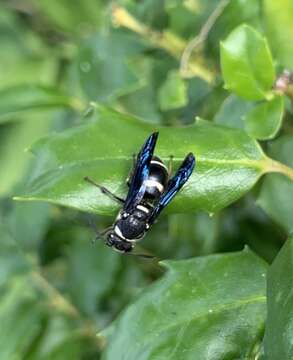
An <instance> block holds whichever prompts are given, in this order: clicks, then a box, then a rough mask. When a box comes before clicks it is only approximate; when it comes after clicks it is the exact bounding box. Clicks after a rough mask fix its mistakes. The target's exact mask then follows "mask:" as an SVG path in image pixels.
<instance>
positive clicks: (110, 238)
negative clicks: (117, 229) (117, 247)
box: [106, 233, 115, 246]
mask: <svg viewBox="0 0 293 360" xmlns="http://www.w3.org/2000/svg"><path fill="white" fill-rule="evenodd" d="M114 243H115V239H114V235H113V234H112V233H110V234H109V235H108V236H107V240H106V245H108V246H113V245H114Z"/></svg>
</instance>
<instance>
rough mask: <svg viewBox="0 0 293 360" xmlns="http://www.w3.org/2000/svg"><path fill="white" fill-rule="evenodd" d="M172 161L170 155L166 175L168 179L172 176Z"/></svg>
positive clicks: (172, 157)
mask: <svg viewBox="0 0 293 360" xmlns="http://www.w3.org/2000/svg"><path fill="white" fill-rule="evenodd" d="M173 159H174V156H173V155H170V158H169V164H168V174H169V178H170V177H171V175H172V168H173Z"/></svg>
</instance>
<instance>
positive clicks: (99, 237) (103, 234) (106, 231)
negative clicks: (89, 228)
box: [92, 226, 113, 244]
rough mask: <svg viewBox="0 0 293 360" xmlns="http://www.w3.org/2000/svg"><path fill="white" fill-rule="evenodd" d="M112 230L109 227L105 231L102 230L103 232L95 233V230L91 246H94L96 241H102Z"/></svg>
mask: <svg viewBox="0 0 293 360" xmlns="http://www.w3.org/2000/svg"><path fill="white" fill-rule="evenodd" d="M112 229H113V228H112V226H110V227H108V228H106V229H105V230H103V231H96V230H95V233H96V236H95V238H94V239H93V240H92V244H95V243H96V241H97V240H98V239H103V238H104V236H105V235H106V234H107V233H108V232H109V231H111V230H112Z"/></svg>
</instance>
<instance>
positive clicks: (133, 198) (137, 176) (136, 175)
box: [123, 132, 159, 212]
mask: <svg viewBox="0 0 293 360" xmlns="http://www.w3.org/2000/svg"><path fill="white" fill-rule="evenodd" d="M158 135H159V133H157V132H155V133H153V134H152V135H151V136H150V137H149V138H148V139H147V140H146V142H145V143H144V145H143V147H142V148H141V150H140V152H139V154H138V156H137V159H136V164H135V167H134V171H133V174H132V177H131V181H130V185H129V191H128V194H127V197H126V200H125V204H124V207H123V209H124V210H125V211H127V212H128V211H130V210H131V209H133V208H134V207H135V206H136V205H137V204H138V203H139V202H140V201H141V200H142V198H143V196H144V193H145V186H144V184H143V183H144V180H146V179H147V177H148V175H149V167H150V163H151V159H152V156H153V153H154V148H155V146H156V142H157V138H158Z"/></svg>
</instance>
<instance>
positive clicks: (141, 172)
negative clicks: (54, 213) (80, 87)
mask: <svg viewBox="0 0 293 360" xmlns="http://www.w3.org/2000/svg"><path fill="white" fill-rule="evenodd" d="M158 135H159V133H158V132H155V133H153V134H151V135H150V136H149V137H148V139H147V140H146V142H145V143H144V145H143V146H142V148H141V150H140V152H139V154H138V155H137V157H136V159H134V160H135V162H134V165H133V169H132V173H131V175H130V178H129V180H128V186H129V190H128V194H127V196H126V199H122V198H120V197H118V196H116V195H115V194H113V193H112V192H110V191H109V190H108V189H106V188H105V187H103V186H100V185H98V184H96V183H95V182H94V181H93V180H91V179H90V178H89V177H85V178H84V179H85V180H86V181H88V182H89V183H91V184H93V185H95V186H97V187H98V188H99V189H100V190H101V191H102V193H104V194H105V195H108V196H109V197H111V198H112V199H113V200H115V201H117V202H118V203H119V204H121V205H122V208H121V210H120V211H119V213H118V216H117V217H116V220H115V221H114V224H113V225H112V226H111V227H110V228H107V229H105V230H104V231H103V232H102V233H99V234H97V237H103V238H104V239H105V243H106V245H108V246H110V247H112V248H113V249H115V250H117V251H119V252H122V253H129V252H131V251H132V250H133V248H134V246H135V243H136V242H137V241H139V240H141V239H142V238H143V237H144V235H145V234H146V232H147V231H148V230H149V228H150V227H151V226H152V225H153V223H154V222H155V220H156V219H157V217H158V216H159V214H160V213H161V211H162V210H163V209H164V208H165V207H166V206H167V205H168V204H169V203H170V201H171V200H172V199H173V198H174V196H175V195H176V194H177V193H178V191H179V190H180V189H181V188H182V186H183V185H184V184H185V183H186V181H187V180H188V178H189V177H190V175H191V174H192V171H193V168H194V165H195V157H194V155H193V154H192V153H189V154H188V155H187V156H186V157H185V159H184V161H183V162H182V164H181V166H180V167H179V169H178V170H177V172H176V174H175V175H174V176H173V177H170V172H169V171H168V168H167V167H166V165H165V164H164V163H163V162H162V161H161V160H160V158H158V157H157V156H154V149H155V146H156V142H157V139H158Z"/></svg>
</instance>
